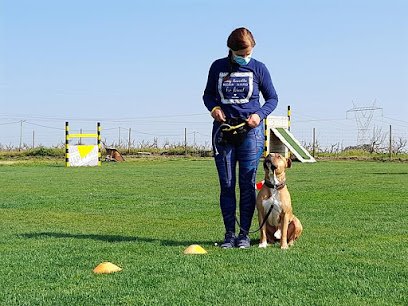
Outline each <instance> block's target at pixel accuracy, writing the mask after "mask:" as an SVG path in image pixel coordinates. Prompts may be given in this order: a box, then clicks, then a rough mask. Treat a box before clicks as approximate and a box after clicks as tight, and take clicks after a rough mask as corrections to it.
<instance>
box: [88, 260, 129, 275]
mask: <svg viewBox="0 0 408 306" xmlns="http://www.w3.org/2000/svg"><path fill="white" fill-rule="evenodd" d="M118 271H122V268H120V267H118V266H117V265H114V264H113V263H111V262H103V263H100V264H99V265H98V266H97V267H96V268H95V269H93V273H97V274H108V273H114V272H118Z"/></svg>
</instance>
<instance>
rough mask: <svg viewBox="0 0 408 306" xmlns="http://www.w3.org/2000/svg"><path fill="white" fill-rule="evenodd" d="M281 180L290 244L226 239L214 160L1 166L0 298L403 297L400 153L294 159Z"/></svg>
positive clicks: (204, 301)
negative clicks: (296, 229) (248, 244)
mask: <svg viewBox="0 0 408 306" xmlns="http://www.w3.org/2000/svg"><path fill="white" fill-rule="evenodd" d="M262 175H263V171H262V170H261V169H260V172H259V173H258V177H259V180H261V179H262ZM288 186H289V189H290V191H291V194H292V201H293V207H294V212H295V214H296V215H297V216H298V218H299V219H300V220H301V222H302V224H303V227H304V231H303V233H302V236H301V237H300V238H299V240H298V241H296V243H295V245H294V246H293V247H291V248H290V249H289V250H287V251H283V250H280V249H279V247H278V246H277V245H275V246H271V247H269V248H267V249H259V248H258V247H257V240H258V239H259V234H258V233H256V234H253V235H251V239H252V243H253V247H252V248H250V249H247V250H241V249H232V250H221V249H219V248H217V247H215V246H213V244H214V243H215V242H218V243H219V242H220V241H221V240H222V238H223V234H224V232H223V226H222V219H221V214H220V210H219V204H218V179H217V175H216V170H215V166H214V162H213V161H212V160H211V159H198V160H192V159H187V160H184V159H155V160H142V159H138V160H133V161H127V162H125V163H103V165H102V167H93V168H65V167H63V161H62V160H61V161H57V162H55V161H54V162H53V161H48V162H41V163H38V162H36V163H32V162H27V163H21V164H19V163H17V164H10V165H5V163H2V164H0V190H1V192H0V259H1V274H0V288H1V289H0V304H1V305H141V304H165V305H173V304H178V305H212V304H218V305H221V304H222V305H239V304H241V305H407V304H408V281H407V279H408V163H397V162H394V163H389V162H381V163H380V162H355V161H342V162H340V161H337V162H318V163H314V164H301V163H294V164H293V168H292V169H289V170H288ZM255 220H256V215H255V216H254V222H253V226H252V229H256V221H255ZM190 244H200V245H201V246H202V247H204V248H205V249H206V250H207V251H208V254H207V255H184V254H183V250H184V249H185V248H187V247H188V246H189V245H190ZM103 261H110V262H113V263H115V264H117V265H119V266H120V267H122V268H123V270H122V271H121V272H117V273H115V274H105V275H96V274H93V273H92V270H93V269H94V268H95V267H96V266H97V265H98V264H99V263H101V262H103Z"/></svg>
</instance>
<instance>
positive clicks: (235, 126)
mask: <svg viewBox="0 0 408 306" xmlns="http://www.w3.org/2000/svg"><path fill="white" fill-rule="evenodd" d="M245 124H246V122H242V123H240V124H238V125H234V126H231V125H229V124H226V125H228V126H229V127H228V128H225V129H222V131H223V132H230V131H233V130H236V129H239V128H240V127H241V126H244V125H245Z"/></svg>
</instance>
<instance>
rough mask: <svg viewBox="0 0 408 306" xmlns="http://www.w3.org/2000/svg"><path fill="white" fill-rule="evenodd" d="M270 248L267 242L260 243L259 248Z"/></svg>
mask: <svg viewBox="0 0 408 306" xmlns="http://www.w3.org/2000/svg"><path fill="white" fill-rule="evenodd" d="M267 246H268V243H267V242H266V241H265V242H262V243H260V244H259V246H258V247H259V248H266V247H267Z"/></svg>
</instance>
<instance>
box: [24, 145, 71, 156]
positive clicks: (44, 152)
mask: <svg viewBox="0 0 408 306" xmlns="http://www.w3.org/2000/svg"><path fill="white" fill-rule="evenodd" d="M63 154H64V153H63V150H61V149H55V148H54V149H52V148H44V147H39V148H37V149H34V150H30V151H27V152H26V154H25V155H26V156H61V155H63Z"/></svg>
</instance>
